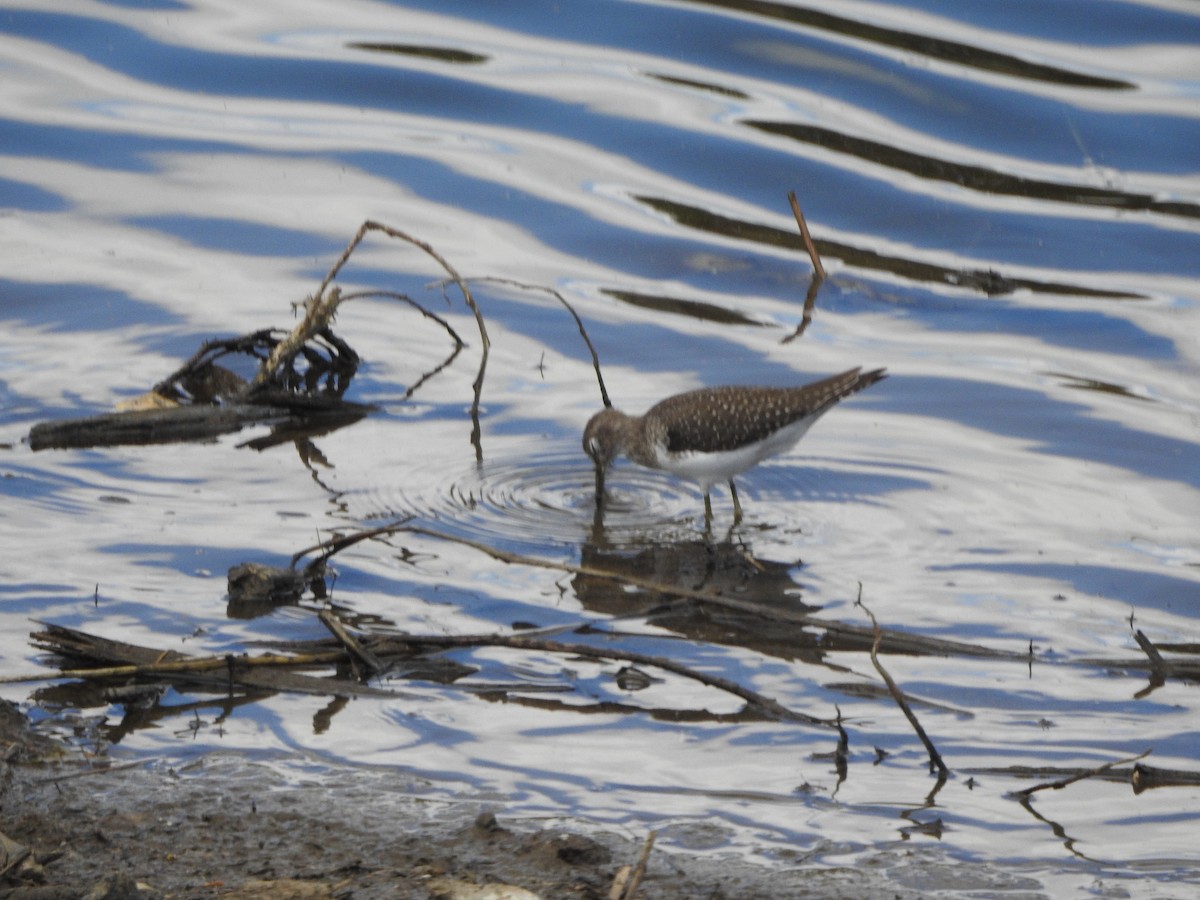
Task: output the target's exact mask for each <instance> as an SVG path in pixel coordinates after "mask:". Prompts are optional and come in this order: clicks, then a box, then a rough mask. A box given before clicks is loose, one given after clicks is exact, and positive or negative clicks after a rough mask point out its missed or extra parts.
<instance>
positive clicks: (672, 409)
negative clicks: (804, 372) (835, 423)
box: [646, 369, 885, 453]
mask: <svg viewBox="0 0 1200 900" xmlns="http://www.w3.org/2000/svg"><path fill="white" fill-rule="evenodd" d="M860 371H861V370H860V369H850V370H849V371H847V372H843V373H842V374H840V375H834V376H832V377H830V378H826V379H823V380H822V381H816V382H813V383H812V384H808V385H804V386H803V387H797V388H768V387H740V386H730V387H716V388H701V389H700V390H698V391H690V392H688V393H686V394H677V395H676V396H674V397H668V398H667V399H666V400H663V401H662V402H661V403H659V404H657V405H656V406H654V407H652V408H651V409H650V411H649V412H648V413H647V414H646V418H647V419H648V420H654V421H656V422H657V423H661V425H662V426H663V428H664V430H665V434H664V437H665V442H666V447H667V450H668V452H671V453H683V452H688V451H698V452H702V453H706V452H707V453H712V452H716V451H721V450H733V449H736V448H738V447H742V446H744V445H746V444H751V443H754V442H756V441H761V440H763V439H764V438H766V437H768V436H770V435H771V434H773V433H774V432H776V431H778V430H779V429H780V428H784V427H785V426H787V425H790V424H791V423H793V422H795V421H797V420H799V419H803V418H806V417H816V416H819V415H821V414H822V413H823V412H825V411H826V410H828V409H829V408H830V407H831V406H833V405H834V404H835V403H837V402H838V401H839V400H841V399H842V398H843V397H847V396H849V395H850V394H853V393H855V392H856V391H860V390H862V389H863V388H865V387H867V386H869V385H872V384H874V383H875V382H876V381H879V380H880V379H881V378H883V377H885V376H884V372H883V370H882V369H877V370H875V371H873V372H868V373H866V374H865V375H863V374H860Z"/></svg>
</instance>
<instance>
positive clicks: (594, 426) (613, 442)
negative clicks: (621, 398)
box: [583, 409, 628, 472]
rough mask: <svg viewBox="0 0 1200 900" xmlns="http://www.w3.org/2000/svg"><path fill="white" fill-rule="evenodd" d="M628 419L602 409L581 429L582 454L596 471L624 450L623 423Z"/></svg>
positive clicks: (618, 413)
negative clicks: (594, 466) (590, 460)
mask: <svg viewBox="0 0 1200 900" xmlns="http://www.w3.org/2000/svg"><path fill="white" fill-rule="evenodd" d="M627 421H628V417H627V416H626V415H625V414H624V413H622V412H618V411H617V410H615V409H602V410H601V411H600V412H598V413H596V414H595V415H594V416H592V418H591V419H590V420H589V421H588V423H587V427H586V428H584V429H583V452H584V453H586V454H587V455H588V456H590V457H591V458H592V462H594V463H595V464H596V469H597V470H598V471H601V472H602V471H604V470H605V469H607V468H608V464H609V463H611V462H612V461H613V459H614V458H616V457H617V456H618V455H619V454H620V453H622V452H624V450H625V423H626V422H627Z"/></svg>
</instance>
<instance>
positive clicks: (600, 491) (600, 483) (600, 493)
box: [596, 463, 604, 510]
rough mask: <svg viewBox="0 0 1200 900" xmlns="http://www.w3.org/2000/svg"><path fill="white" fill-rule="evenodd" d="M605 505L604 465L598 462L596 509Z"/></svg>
mask: <svg viewBox="0 0 1200 900" xmlns="http://www.w3.org/2000/svg"><path fill="white" fill-rule="evenodd" d="M603 506H604V466H602V465H600V463H596V509H597V510H599V509H601V508H603Z"/></svg>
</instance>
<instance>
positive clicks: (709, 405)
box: [583, 367, 887, 523]
mask: <svg viewBox="0 0 1200 900" xmlns="http://www.w3.org/2000/svg"><path fill="white" fill-rule="evenodd" d="M886 377H887V376H886V374H885V373H884V370H883V369H875V370H874V371H871V372H866V373H864V372H863V371H862V369H861V367H860V368H857V369H850V370H849V371H848V372H843V373H842V374H841V375H834V376H833V377H831V378H825V379H823V380H821V381H814V382H813V383H812V384H806V385H802V386H800V387H790V388H774V387H743V386H728V387H713V388H701V389H700V390H698V391H688V392H687V393H684V394H676V395H675V396H674V397H668V398H667V399H666V400H663V401H661V402H659V403H657V404H655V405H654V406H652V407H650V409H649V410H648V411H647V412H646V414H645V415H642V416H627V415H625V413H623V412H620V411H619V410H615V409H604V410H601V411H600V412H598V413H596V415H594V416H592V418H591V421H589V422H588V423H587V427H586V428H585V429H584V431H583V449H584V451H585V452H586V453H587V455H588V456H590V457H591V458H592V461H593V462H595V464H596V473H597V485H598V486H600V488H601V489H603V475H604V471H605V469H606V468H607V467H608V464H609V463H611V462H612V461H613V459H614V458H615V457H617V456H618V455H620V454H622V453H624V454H625V455H626V456H628V457H629V458H630V459H631V460H633V461H634V462H635V463H638V464H639V465H643V466H649V467H650V468H652V469H665V470H666V471H668V472H671V473H673V474H675V475H678V476H680V477H682V478H689V479H692V480H693V481H698V482H700V487H701V488H703V489H704V517H705V522H711V521H712V500H711V499H710V498H709V490H710V489H711V488H712V486H713V485H714V484H716V483H717V482H719V481H728V482H729V492H730V495H731V496H732V497H733V516H734V522H735V523H737V522H740V521H741V519H742V506H741V504H740V503H739V502H738V495H737V488H736V487H734V484H733V476H734V475H738V474H740V473H741V472H745V471H746V470H747V469H750V468H753V467H754V466H756V465H758V464H759V463H760V462H762V461H763V460H764V459H766V458H767V457H768V456H774V455H775V454H777V453H782V452H784V451H785V450H788V449H790V448H791V447H793V446H794V445H795V444H796V442H797V441H799V440H800V438H802V437H804V433H805V432H806V431H808V429H809V428H810V427H811V426H812V424H813V422H815V421H817V419H818V418H820V417H821V415H822V414H823V413H825V412H826V411H828V410H829V409H830V408H832V407H833V405H834V404H835V403H837V402H838V401H839V400H841V399H842V398H843V397H849V396H850V395H851V394H854V393H857V392H858V391H861V390H862V389H863V388H865V387H870V386H871V385H872V384H874V383H875V382H877V381H879V380H880V379H881V378H886Z"/></svg>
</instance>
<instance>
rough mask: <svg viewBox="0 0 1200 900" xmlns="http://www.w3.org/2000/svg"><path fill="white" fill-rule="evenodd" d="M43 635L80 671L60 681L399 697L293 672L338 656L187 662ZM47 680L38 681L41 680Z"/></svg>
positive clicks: (70, 633) (38, 637) (45, 646)
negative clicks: (152, 682) (160, 683)
mask: <svg viewBox="0 0 1200 900" xmlns="http://www.w3.org/2000/svg"><path fill="white" fill-rule="evenodd" d="M42 629H43V630H42V631H38V632H35V633H34V634H33V635H31V640H32V641H33V644H34V646H36V647H38V649H40V650H44V651H47V652H49V653H53V654H55V655H56V656H59V657H60V658H62V659H63V660H64V662H65V663H66V664H67V665H73V666H76V667H77V668H66V669H63V670H62V671H60V672H59V673H58V674H57V675H56V676H53V677H57V678H81V679H92V680H105V681H107V680H113V679H120V680H121V681H123V682H125V681H128V680H129V679H136V678H152V679H157V680H159V681H172V682H175V683H180V684H191V685H198V686H202V687H206V688H208V689H210V690H219V691H234V690H254V691H283V692H290V693H303V694H345V695H377V696H399V695H398V694H397V693H396V692H395V691H386V690H382V689H379V688H372V687H368V686H367V685H363V684H360V683H359V682H357V681H351V680H348V679H345V678H319V677H315V676H312V675H305V674H303V673H300V672H297V671H295V669H297V668H314V667H320V668H328V667H330V666H332V665H336V664H338V663H341V662H344V661H345V658H346V655H345V653H344V652H340V651H335V652H325V653H312V654H306V655H278V654H276V655H264V656H235V655H232V654H230V655H228V656H188V655H187V654H183V653H178V652H176V651H174V650H155V649H153V648H149V647H138V646H137V645H135V644H126V643H124V642H122V641H113V640H109V639H107V638H102V637H98V636H96V635H91V634H87V633H86V632H83V631H77V630H76V629H74V628H66V627H64V626H61V625H53V624H49V623H42ZM46 677H48V676H46V675H41V676H37V678H38V680H44V679H45V678H46ZM10 680H11V679H10ZM22 680H29V679H22Z"/></svg>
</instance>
